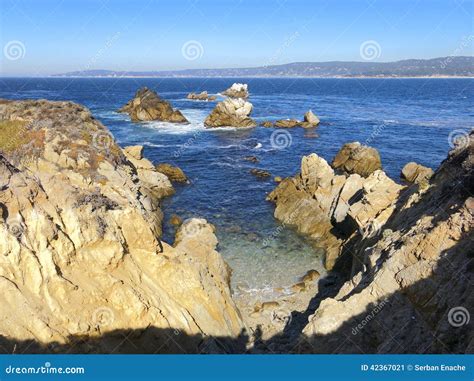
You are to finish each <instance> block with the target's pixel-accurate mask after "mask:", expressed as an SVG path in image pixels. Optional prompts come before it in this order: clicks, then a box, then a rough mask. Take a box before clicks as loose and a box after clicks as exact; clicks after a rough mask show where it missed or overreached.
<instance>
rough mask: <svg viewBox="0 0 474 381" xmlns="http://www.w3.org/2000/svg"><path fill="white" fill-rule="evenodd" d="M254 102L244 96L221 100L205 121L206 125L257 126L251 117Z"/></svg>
mask: <svg viewBox="0 0 474 381" xmlns="http://www.w3.org/2000/svg"><path fill="white" fill-rule="evenodd" d="M251 112H252V104H251V103H250V102H247V101H245V100H244V99H242V98H235V99H234V98H226V99H225V100H224V101H222V102H219V103H218V104H217V105H216V107H215V108H214V110H212V112H211V113H210V114H209V115H208V117H207V118H206V119H205V121H204V125H205V126H206V127H255V126H256V125H257V124H256V123H255V121H254V120H253V119H251V118H250V114H251Z"/></svg>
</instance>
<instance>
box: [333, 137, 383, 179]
mask: <svg viewBox="0 0 474 381" xmlns="http://www.w3.org/2000/svg"><path fill="white" fill-rule="evenodd" d="M332 167H333V168H334V169H338V170H340V171H343V172H345V173H347V174H353V173H357V174H359V175H361V176H363V177H367V176H369V175H370V174H371V173H372V172H374V171H376V170H378V169H382V162H381V160H380V155H379V153H378V151H377V150H376V149H375V148H372V147H368V146H365V145H362V144H360V143H359V142H353V143H347V144H344V145H343V146H342V148H341V149H340V150H339V152H338V153H337V155H336V157H335V158H334V160H333V161H332Z"/></svg>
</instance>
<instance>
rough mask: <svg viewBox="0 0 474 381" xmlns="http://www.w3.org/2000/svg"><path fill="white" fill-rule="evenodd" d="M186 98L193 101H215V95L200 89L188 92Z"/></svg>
mask: <svg viewBox="0 0 474 381" xmlns="http://www.w3.org/2000/svg"><path fill="white" fill-rule="evenodd" d="M186 98H187V99H192V100H195V101H215V100H216V96H215V95H209V94H208V93H207V91H201V92H200V93H189V94H188V95H187V96H186Z"/></svg>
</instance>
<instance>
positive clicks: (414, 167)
mask: <svg viewBox="0 0 474 381" xmlns="http://www.w3.org/2000/svg"><path fill="white" fill-rule="evenodd" d="M433 174H434V172H433V170H432V169H431V168H427V167H424V166H423V165H420V164H417V163H414V162H410V163H408V164H406V165H405V166H404V167H403V169H402V173H401V174H400V177H401V178H402V180H405V181H406V182H408V183H413V184H423V183H427V182H428V181H429V180H430V178H431V177H432V176H433Z"/></svg>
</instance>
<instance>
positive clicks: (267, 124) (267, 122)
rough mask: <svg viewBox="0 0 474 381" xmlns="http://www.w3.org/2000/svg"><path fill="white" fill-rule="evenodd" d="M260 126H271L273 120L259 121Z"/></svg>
mask: <svg viewBox="0 0 474 381" xmlns="http://www.w3.org/2000/svg"><path fill="white" fill-rule="evenodd" d="M260 126H262V127H265V128H269V127H273V122H270V121H264V122H262V123H260Z"/></svg>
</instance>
